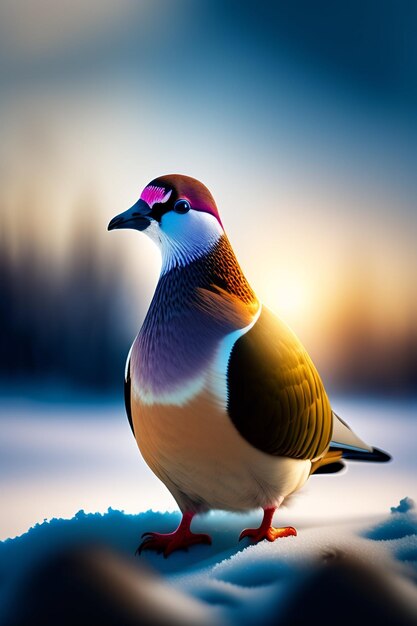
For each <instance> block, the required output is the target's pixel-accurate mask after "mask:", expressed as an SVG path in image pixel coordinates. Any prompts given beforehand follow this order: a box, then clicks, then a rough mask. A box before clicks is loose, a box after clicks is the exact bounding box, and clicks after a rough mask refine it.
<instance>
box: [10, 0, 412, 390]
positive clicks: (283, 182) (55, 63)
mask: <svg viewBox="0 0 417 626" xmlns="http://www.w3.org/2000/svg"><path fill="white" fill-rule="evenodd" d="M0 11H1V15H0V58H1V61H0V90H1V94H2V97H1V101H0V132H1V136H2V145H1V147H0V182H1V185H0V208H1V218H0V219H1V221H2V227H1V228H2V231H3V235H2V241H3V245H4V246H5V247H6V248H7V250H8V254H9V256H10V257H11V258H12V259H14V261H15V262H16V259H17V260H18V259H19V258H20V257H22V256H24V254H25V252H26V251H27V250H28V249H30V250H34V251H35V254H36V255H37V257H39V258H40V259H42V262H43V267H44V268H45V269H44V270H43V271H44V272H45V273H47V274H49V273H53V274H54V275H56V276H58V279H59V276H60V272H64V271H65V268H66V267H68V266H70V265H71V263H72V262H73V259H74V256H76V255H77V250H78V249H79V247H80V246H85V245H87V246H88V245H90V244H88V243H87V244H86V243H85V240H81V241H80V239H79V236H80V225H81V227H82V228H84V229H85V231H86V232H88V237H87V239H86V240H87V241H89V242H90V243H91V242H93V243H94V251H95V254H96V257H97V259H99V263H100V267H101V271H102V273H103V276H106V275H107V274H108V273H109V272H110V271H111V269H112V268H117V271H118V272H119V274H120V284H121V285H123V287H124V291H123V295H122V296H120V297H121V298H123V303H124V306H123V315H122V319H121V320H120V324H121V325H123V326H125V327H126V334H127V335H129V336H131V337H132V339H133V336H134V334H135V333H136V332H137V330H138V328H139V325H140V321H141V319H142V318H143V315H144V312H145V310H146V306H147V304H148V302H149V300H150V298H151V295H152V291H153V289H154V287H155V283H156V281H157V277H158V272H159V258H158V253H157V251H156V250H155V249H154V248H153V245H152V243H151V242H150V241H148V240H147V239H146V237H143V236H141V235H139V234H138V233H136V232H126V231H122V232H120V233H119V232H118V233H110V234H109V233H107V232H106V226H107V223H108V221H109V219H110V218H111V217H113V216H114V215H116V214H117V213H119V212H121V211H122V210H124V209H125V208H127V207H129V206H131V205H132V204H133V203H134V202H135V201H136V199H137V198H138V196H139V194H140V192H141V189H142V188H143V187H144V186H145V185H146V183H147V182H149V181H150V180H152V179H153V178H155V177H156V176H158V175H163V174H166V173H173V172H176V173H184V174H188V175H191V176H194V177H196V178H198V179H200V180H202V182H204V183H205V184H206V185H207V186H208V187H209V188H210V190H211V191H212V193H213V195H214V197H215V199H216V201H217V204H218V207H219V210H220V213H221V216H222V219H223V223H224V224H225V228H226V231H227V233H228V236H229V238H230V240H231V242H232V244H233V246H234V248H235V250H236V253H237V255H238V259H239V261H240V263H241V265H242V267H243V269H244V271H245V273H246V274H247V276H248V278H249V280H250V281H251V283H252V285H253V287H254V288H255V290H256V292H257V294H258V295H259V296H260V298H261V299H262V300H263V301H264V302H265V303H266V304H267V305H269V306H270V307H271V308H273V309H274V310H275V311H276V312H277V313H278V314H279V315H280V316H281V317H282V318H283V319H284V320H285V321H286V322H287V323H289V324H290V326H292V328H293V329H294V330H295V331H296V332H297V334H298V335H299V336H300V337H301V339H302V340H303V341H304V343H305V344H306V346H307V348H308V349H309V350H310V352H311V353H312V355H313V358H314V359H315V361H316V362H317V363H318V365H319V367H321V368H323V371H324V373H325V377H327V378H328V379H329V380H330V382H331V381H332V375H333V373H334V372H337V371H339V374H340V375H339V378H340V377H341V378H343V377H345V378H346V379H348V378H349V376H350V377H352V376H353V374H352V371H356V369H357V367H356V365H357V364H358V361H359V362H364V363H365V364H366V368H367V371H368V372H369V369H373V370H375V371H376V372H377V373H376V374H375V376H376V377H377V378H378V376H379V374H378V371H379V370H378V368H380V369H381V368H382V369H383V367H382V365H381V363H385V364H387V363H392V362H394V361H396V360H398V362H400V361H401V363H403V364H402V366H401V367H398V372H399V373H398V379H399V381H400V382H401V380H403V379H404V378H405V377H407V375H408V372H409V369H410V367H415V362H416V358H415V354H416V349H415V347H416V345H417V339H416V337H417V323H416V319H417V316H416V313H417V310H416V309H417V300H416V297H415V296H416V294H415V285H416V284H417V280H416V279H417V275H416V274H417V271H416V267H417V265H416V260H417V259H416V251H415V235H416V225H417V224H416V221H417V214H416V198H417V189H416V186H417V182H416V177H415V164H416V156H417V154H416V152H417V147H416V146H417V143H416V135H417V128H416V126H417V124H416V120H417V118H416V106H417V71H416V70H417V43H416V38H415V36H414V34H415V27H416V20H417V15H416V14H417V7H416V5H415V3H413V2H405V1H403V2H395V3H394V2H389V1H386V2H383V3H380V2H378V3H377V2H373V1H369V0H368V1H365V2H356V1H355V2H349V3H344V2H338V3H332V2H324V1H321V2H316V3H314V4H311V3H309V2H305V1H304V2H301V1H299V2H292V3H284V2H274V3H273V2H257V3H254V2H234V1H230V0H229V1H226V2H220V1H217V0H215V1H212V2H209V1H208V0H203V1H201V2H192V1H191V0H175V1H168V0H155V1H151V0H141V1H138V2H133V0H119V1H117V2H116V0H105V1H101V2H98V1H97V0H94V1H92V2H89V3H87V4H86V3H84V2H80V1H79V0H75V1H72V2H70V1H69V0H63V1H62V2H60V3H59V5H57V4H56V3H53V2H52V1H51V0H26V1H25V2H23V1H22V0H17V1H15V2H13V1H12V0H4V2H2V6H1V9H0ZM91 245H92V244H91ZM92 249H93V248H92ZM20 280H21V281H23V283H24V280H25V279H24V277H23V276H22V277H21V279H20ZM110 288H112V287H110V283H109V290H110ZM11 306H12V305H11ZM80 341H81V339H80ZM352 346H353V347H354V349H353V348H352ZM413 355H414V356H413ZM410 363H411V365H409V364H410ZM413 364H414V365H413ZM358 367H359V369H360V363H359V364H358ZM387 367H388V365H387ZM382 369H381V372H382ZM384 372H385V370H384ZM365 374H366V372H365V373H364V376H365ZM394 374H395V373H394ZM394 374H393V373H392V371H391V370H387V371H386V372H385V373H381V374H380V378H379V379H378V380H382V381H385V380H386V379H387V377H388V378H391V379H392V378H393V377H394V378H395V375H394ZM384 376H385V378H384ZM381 384H382V383H381ZM399 384H400V383H399ZM400 386H401V385H400Z"/></svg>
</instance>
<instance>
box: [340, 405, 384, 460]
mask: <svg viewBox="0 0 417 626" xmlns="http://www.w3.org/2000/svg"><path fill="white" fill-rule="evenodd" d="M330 450H334V451H340V452H341V453H342V457H343V458H344V459H347V460H349V461H372V462H375V463H385V462H387V461H390V460H391V457H390V455H389V454H387V453H386V452H383V451H382V450H379V449H378V448H373V447H372V446H369V445H368V444H367V443H365V442H364V441H362V439H360V438H359V437H358V435H357V434H356V433H354V432H353V430H352V429H351V428H350V426H348V425H347V424H346V422H344V421H343V420H342V418H341V417H339V416H338V415H336V413H335V412H334V411H333V434H332V440H331V442H330Z"/></svg>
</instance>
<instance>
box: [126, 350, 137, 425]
mask: <svg viewBox="0 0 417 626" xmlns="http://www.w3.org/2000/svg"><path fill="white" fill-rule="evenodd" d="M131 352H132V348H130V350H129V354H128V355H127V359H126V368H125V384H124V393H125V408H126V415H127V419H128V420H129V424H130V428H131V429H132V433H133V435H134V434H135V431H134V428H133V419H132V404H131V397H130V393H131V381H130V354H131Z"/></svg>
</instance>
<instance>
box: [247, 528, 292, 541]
mask: <svg viewBox="0 0 417 626" xmlns="http://www.w3.org/2000/svg"><path fill="white" fill-rule="evenodd" d="M296 535H297V531H296V530H295V528H293V527H292V526H286V527H285V528H274V527H273V526H268V528H265V527H263V526H260V528H245V530H242V532H241V533H240V537H239V541H240V540H241V539H243V538H244V537H249V538H250V539H251V541H252V543H258V542H259V541H262V540H263V539H267V540H268V541H275V539H279V538H280V537H291V536H294V537H295V536H296Z"/></svg>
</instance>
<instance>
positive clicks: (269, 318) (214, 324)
mask: <svg viewBox="0 0 417 626" xmlns="http://www.w3.org/2000/svg"><path fill="white" fill-rule="evenodd" d="M119 228H133V229H136V230H140V231H144V232H146V234H148V235H149V236H150V237H151V239H153V241H155V243H156V244H157V245H158V247H159V248H160V250H161V254H162V269H161V275H160V278H159V281H158V284H157V287H156V290H155V294H154V297H153V299H152V302H151V305H150V307H149V310H148V312H147V315H146V318H145V321H144V323H143V325H142V328H141V329H140V331H139V334H138V335H137V337H136V339H135V341H134V342H133V345H132V348H131V350H130V353H129V356H128V359H127V364H126V374H125V404H126V411H127V415H128V418H129V422H130V426H131V428H132V431H133V434H134V436H135V438H136V441H137V444H138V446H139V449H140V451H141V453H142V455H143V458H144V459H145V461H146V463H147V464H148V465H149V467H150V468H151V469H152V471H153V472H154V473H155V474H156V476H158V478H159V479H160V480H161V481H162V482H163V483H164V484H165V485H166V486H167V487H168V489H169V490H170V492H171V493H172V495H173V496H174V498H175V500H176V502H177V503H178V506H179V508H180V509H181V512H182V520H181V523H180V525H179V526H178V528H177V529H176V530H175V531H174V532H172V533H169V534H161V533H156V532H150V533H145V535H144V537H145V538H144V540H143V542H142V543H141V545H140V546H139V548H138V551H139V552H140V551H141V550H143V549H151V550H157V551H159V552H163V553H164V555H165V556H167V555H169V554H170V553H171V552H173V551H174V550H177V549H180V548H187V547H188V546H190V545H193V544H198V543H206V544H209V543H211V539H210V537H209V536H208V535H206V534H196V533H193V532H192V531H191V528H190V525H191V520H192V519H193V516H194V515H195V514H197V513H204V512H206V511H208V510H210V509H223V510H228V511H247V510H249V509H254V508H257V507H262V508H263V510H264V518H263V521H262V523H261V525H260V527H259V528H253V529H252V528H250V529H245V530H243V531H242V533H241V535H240V538H243V537H249V538H250V539H251V540H252V541H253V542H258V541H261V540H262V539H268V540H269V541H274V540H275V539H277V538H278V537H286V536H289V535H296V534H297V533H296V530H295V529H294V528H292V527H287V528H274V527H273V526H272V518H273V515H274V512H275V511H276V509H277V508H278V507H279V506H280V505H281V504H282V503H283V501H284V500H285V498H287V497H288V496H289V495H291V494H293V493H294V492H295V491H297V490H298V489H300V488H301V487H302V486H303V485H304V483H305V482H306V481H307V479H308V478H309V476H311V474H313V473H324V472H326V473H327V472H336V471H339V469H341V468H342V467H343V462H342V460H341V459H342V458H345V459H359V460H363V461H377V462H381V461H387V460H389V458H390V457H389V456H388V455H387V454H385V453H384V452H382V451H380V450H378V449H376V448H372V447H370V446H368V445H367V444H366V443H364V442H363V441H362V440H361V439H359V437H357V435H355V433H354V432H353V431H352V430H351V429H350V428H349V426H347V424H345V423H344V422H343V421H342V420H341V419H340V418H339V417H338V416H337V415H336V414H335V413H334V412H333V411H332V409H331V406H330V402H329V399H328V397H327V394H326V391H325V389H324V386H323V383H322V381H321V379H320V376H319V374H318V373H317V370H316V368H315V367H314V365H313V363H312V361H311V359H310V357H309V355H308V354H307V352H306V350H305V348H304V347H303V346H302V344H301V342H300V341H299V339H298V338H297V337H296V336H295V334H294V333H293V332H292V331H291V330H290V329H289V328H288V327H287V326H286V325H285V324H284V323H283V322H282V321H281V320H280V319H279V318H277V317H276V316H275V315H274V314H273V313H272V312H271V311H270V310H269V309H267V308H266V307H265V306H263V305H262V304H261V302H260V301H259V300H258V298H257V297H256V295H255V292H254V291H253V289H252V287H251V286H250V285H249V283H248V281H247V280H246V278H245V276H244V274H243V272H242V270H241V268H240V266H239V263H238V262H237V259H236V256H235V254H234V252H233V249H232V247H231V245H230V243H229V240H228V238H227V236H226V234H225V231H224V228H223V224H222V221H221V219H220V215H219V213H218V210H217V207H216V203H215V201H214V199H213V197H212V195H211V193H210V192H209V190H208V189H207V188H206V187H205V186H204V185H203V184H202V183H200V182H199V181H197V180H195V179H194V178H190V177H188V176H181V175H177V174H173V175H168V176H162V177H160V178H156V179H155V180H153V181H152V182H150V183H149V185H147V186H146V187H145V189H144V190H143V192H142V194H141V196H140V198H139V200H138V201H137V202H136V204H134V205H133V206H132V207H131V208H130V209H129V210H127V211H125V212H124V213H121V214H120V215H118V216H116V217H115V218H114V219H112V220H111V222H110V224H109V226H108V229H109V230H113V229H119Z"/></svg>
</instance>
